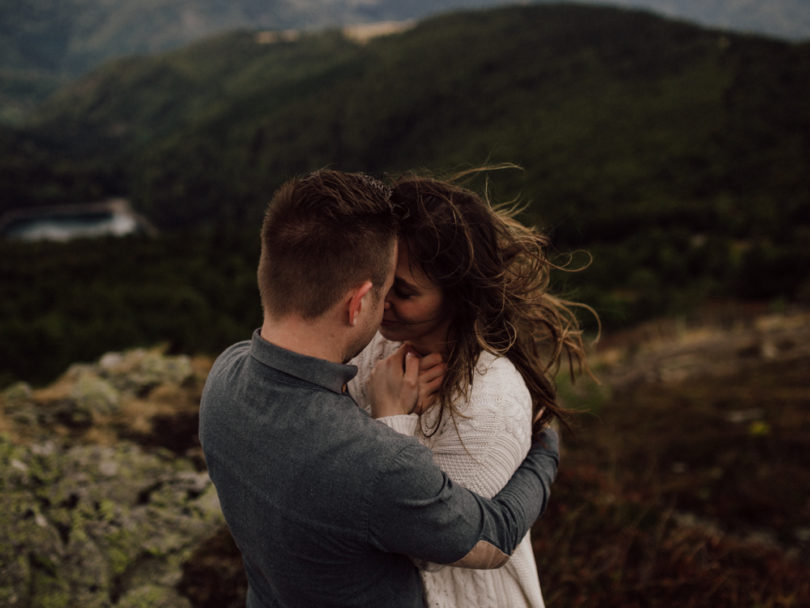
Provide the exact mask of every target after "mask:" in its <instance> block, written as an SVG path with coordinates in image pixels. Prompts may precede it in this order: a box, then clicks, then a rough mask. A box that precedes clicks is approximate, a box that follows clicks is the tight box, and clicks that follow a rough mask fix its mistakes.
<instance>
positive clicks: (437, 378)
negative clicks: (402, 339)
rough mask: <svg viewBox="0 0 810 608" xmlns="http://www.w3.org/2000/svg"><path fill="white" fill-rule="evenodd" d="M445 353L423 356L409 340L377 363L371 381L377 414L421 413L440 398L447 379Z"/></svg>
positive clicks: (375, 412) (369, 385) (373, 409)
mask: <svg viewBox="0 0 810 608" xmlns="http://www.w3.org/2000/svg"><path fill="white" fill-rule="evenodd" d="M444 371H445V366H444V363H442V359H441V355H439V354H436V353H434V354H430V355H427V356H425V357H420V356H419V355H418V354H417V353H416V352H414V350H413V348H412V347H410V346H409V345H408V344H403V345H402V346H401V347H399V348H398V349H397V350H396V352H394V353H393V354H392V355H391V356H389V357H387V358H385V359H383V360H382V361H380V362H379V363H377V365H375V366H374V370H373V371H372V372H371V377H370V378H369V384H368V396H369V400H370V401H371V415H372V416H373V417H374V418H382V417H384V416H397V415H401V414H413V413H416V414H421V413H422V412H424V411H425V410H426V409H427V408H428V407H430V406H431V405H433V403H434V402H435V400H436V393H437V391H438V390H439V387H440V386H441V383H442V380H443V379H444Z"/></svg>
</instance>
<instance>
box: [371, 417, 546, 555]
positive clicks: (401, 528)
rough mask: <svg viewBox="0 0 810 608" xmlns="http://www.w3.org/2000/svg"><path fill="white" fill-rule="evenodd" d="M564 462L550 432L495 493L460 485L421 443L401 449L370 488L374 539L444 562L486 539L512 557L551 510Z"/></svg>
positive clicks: (388, 548) (384, 547) (390, 549)
mask: <svg viewBox="0 0 810 608" xmlns="http://www.w3.org/2000/svg"><path fill="white" fill-rule="evenodd" d="M558 462H559V449H558V444H557V436H556V433H554V431H552V430H547V431H545V432H544V433H543V434H542V435H541V437H540V439H539V440H538V441H537V442H535V444H534V445H533V446H532V449H531V450H530V451H529V454H528V455H527V458H526V460H524V461H523V463H522V464H521V466H520V467H519V468H518V470H517V471H516V472H515V474H514V475H513V476H512V478H511V479H510V480H509V482H508V483H507V484H506V486H505V487H504V488H503V490H501V491H500V492H499V493H498V494H496V495H495V496H494V497H493V498H491V499H487V498H484V497H482V496H480V495H478V494H475V493H473V492H471V491H469V490H467V489H466V488H464V487H462V486H460V485H458V484H456V483H454V482H453V481H452V480H451V479H450V478H449V477H448V476H447V474H445V473H443V472H442V471H441V470H440V469H439V468H438V467H436V465H435V464H434V463H433V462H432V457H431V454H430V452H429V451H428V450H426V449H424V448H422V447H421V446H419V445H418V444H416V443H409V444H407V445H406V446H405V447H403V448H402V449H400V450H399V451H398V452H397V453H396V455H395V457H393V458H392V461H391V463H390V464H389V466H387V467H386V468H385V469H384V470H383V471H382V472H381V474H380V475H379V477H378V479H377V480H376V482H375V484H374V487H373V488H371V489H370V493H369V501H370V506H371V513H370V519H369V537H370V542H371V543H372V544H373V545H374V546H376V547H377V548H379V549H380V550H382V551H387V552H392V553H402V554H405V555H410V556H412V557H414V558H417V559H424V560H427V561H431V562H436V563H440V564H448V563H452V562H455V561H458V560H459V559H461V558H462V557H464V556H465V555H467V553H469V552H470V551H471V550H472V548H473V547H474V546H476V544H477V543H478V542H479V541H486V542H488V543H490V544H492V545H494V546H495V547H497V548H498V549H500V550H501V551H502V552H503V553H505V554H506V555H511V554H512V552H513V551H514V549H515V547H517V545H518V543H519V542H520V541H521V539H522V538H523V537H524V536H525V535H526V533H527V532H528V530H529V528H530V527H531V525H532V524H533V523H534V521H535V520H536V519H537V517H538V516H539V515H540V513H541V512H542V511H543V509H544V508H545V505H546V503H547V501H548V497H549V494H550V488H551V483H552V482H553V480H554V477H555V476H556V472H557V465H558Z"/></svg>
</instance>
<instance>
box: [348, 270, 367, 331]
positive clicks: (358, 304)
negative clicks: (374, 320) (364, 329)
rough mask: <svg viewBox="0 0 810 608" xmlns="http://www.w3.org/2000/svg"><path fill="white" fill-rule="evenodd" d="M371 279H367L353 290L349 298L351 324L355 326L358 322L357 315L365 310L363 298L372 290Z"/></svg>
mask: <svg viewBox="0 0 810 608" xmlns="http://www.w3.org/2000/svg"><path fill="white" fill-rule="evenodd" d="M371 288H372V284H371V281H366V282H365V283H363V284H362V285H360V287H356V288H354V289H353V290H352V291H351V294H350V296H351V297H350V298H349V310H348V312H349V325H351V326H352V327H354V326H355V325H356V324H357V317H358V315H359V314H360V313H361V312H362V310H363V298H365V297H366V294H367V293H368V292H369V291H371Z"/></svg>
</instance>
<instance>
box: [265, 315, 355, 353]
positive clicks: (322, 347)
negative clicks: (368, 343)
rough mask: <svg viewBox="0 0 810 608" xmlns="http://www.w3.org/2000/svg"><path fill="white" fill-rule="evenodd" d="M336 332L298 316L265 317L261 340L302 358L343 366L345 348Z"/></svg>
mask: <svg viewBox="0 0 810 608" xmlns="http://www.w3.org/2000/svg"><path fill="white" fill-rule="evenodd" d="M337 333H338V332H336V331H335V329H334V327H331V326H330V324H328V323H325V322H318V321H317V320H316V321H310V320H305V319H302V318H300V317H296V316H285V317H284V318H283V319H269V318H267V317H265V319H264V323H263V324H262V329H261V336H262V338H264V339H265V340H267V341H268V342H271V343H272V344H275V345H276V346H280V347H281V348H285V349H287V350H289V351H292V352H294V353H298V354H299V355H306V356H308V357H315V358H317V359H324V360H326V361H332V362H333V363H343V358H344V352H343V351H344V350H345V345H344V344H343V340H341V339H340V337H339V336H338V335H337Z"/></svg>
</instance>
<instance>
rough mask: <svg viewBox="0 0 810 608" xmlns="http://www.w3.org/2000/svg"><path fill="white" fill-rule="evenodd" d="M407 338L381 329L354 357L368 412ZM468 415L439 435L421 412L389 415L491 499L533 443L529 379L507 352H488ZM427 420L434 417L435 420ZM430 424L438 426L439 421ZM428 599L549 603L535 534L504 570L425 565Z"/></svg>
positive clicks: (433, 603)
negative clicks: (381, 365)
mask: <svg viewBox="0 0 810 608" xmlns="http://www.w3.org/2000/svg"><path fill="white" fill-rule="evenodd" d="M399 346H400V344H399V343H395V342H389V341H387V340H385V339H384V338H383V337H382V336H381V335H380V334H377V335H376V336H375V337H374V339H373V340H372V341H371V343H370V344H369V345H368V346H367V347H366V348H365V350H363V352H362V353H360V354H359V355H358V356H357V357H356V358H355V359H353V360H352V361H351V363H352V364H353V365H357V367H358V374H357V376H356V377H355V378H354V379H353V380H352V381H351V382H350V383H349V391H350V392H351V394H352V396H353V397H354V398H355V400H356V401H357V403H358V404H359V405H360V406H361V407H362V408H364V409H365V410H367V411H369V412H370V411H371V404H370V403H369V401H368V396H367V393H366V390H365V385H366V382H367V380H368V377H369V375H370V374H371V370H372V369H373V367H374V365H375V364H376V363H377V362H378V361H379V360H380V359H383V358H384V357H387V356H388V355H390V354H391V353H393V352H394V351H395V350H396V349H397V348H398V347H399ZM460 411H461V413H462V414H463V415H464V418H458V419H457V428H458V430H456V426H455V425H454V424H453V421H452V420H450V419H449V417H445V419H444V420H443V421H442V424H441V427H440V428H439V430H438V431H437V432H436V433H435V434H434V435H432V436H431V437H425V436H424V435H423V434H422V433H420V432H419V422H420V421H419V418H418V416H416V415H409V416H391V417H388V418H381V419H380V421H381V422H384V423H385V424H387V425H388V426H390V427H391V428H393V429H395V430H397V431H399V432H400V433H405V434H409V435H414V436H416V437H417V439H419V440H420V441H421V442H422V443H423V444H425V445H426V446H427V447H429V448H430V449H431V451H432V452H433V459H434V461H435V462H436V464H437V465H438V466H439V467H440V468H441V469H442V470H444V471H445V472H446V473H447V474H448V475H449V476H450V478H451V479H452V480H453V481H455V482H456V483H459V484H461V485H463V486H465V487H467V488H469V489H470V490H472V491H474V492H476V493H478V494H480V495H481V496H485V497H487V498H490V497H492V496H494V495H495V494H497V493H498V491H499V490H500V489H501V488H502V487H503V486H504V485H506V482H507V481H508V480H509V478H510V477H511V476H512V474H513V473H514V472H515V470H516V469H517V468H518V466H519V465H520V463H521V462H522V461H523V459H524V458H525V456H526V453H527V452H528V451H529V446H530V444H531V398H530V396H529V391H528V389H527V388H526V384H525V383H524V381H523V378H522V377H521V375H520V373H519V372H518V371H517V370H516V369H515V367H514V366H513V365H512V363H511V362H510V361H509V360H508V359H506V358H503V357H495V356H493V355H491V354H490V353H482V354H481V356H480V357H479V359H478V364H477V367H476V370H475V377H474V379H473V385H472V390H471V391H470V398H469V401H468V402H467V403H465V404H463V406H461V407H460ZM427 416H430V413H428V414H427ZM424 422H428V423H430V422H432V420H430V419H429V418H428V419H427V420H426V421H423V423H424ZM425 428H429V429H432V428H433V424H430V426H426V427H425ZM421 575H422V581H423V583H424V588H425V598H426V603H427V605H428V606H429V607H430V608H542V607H543V606H544V604H543V596H542V594H541V592H540V582H539V580H538V578H537V566H536V565H535V561H534V554H533V552H532V545H531V540H530V538H529V534H527V535H526V537H525V538H524V539H523V540H522V541H521V542H520V544H519V545H518V547H517V549H515V552H514V553H513V554H512V556H511V558H510V559H509V561H508V562H507V563H506V565H505V566H503V567H502V568H499V569H497V570H470V569H466V568H451V567H448V566H438V565H433V564H428V565H427V566H426V567H425V569H423V570H422V571H421Z"/></svg>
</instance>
